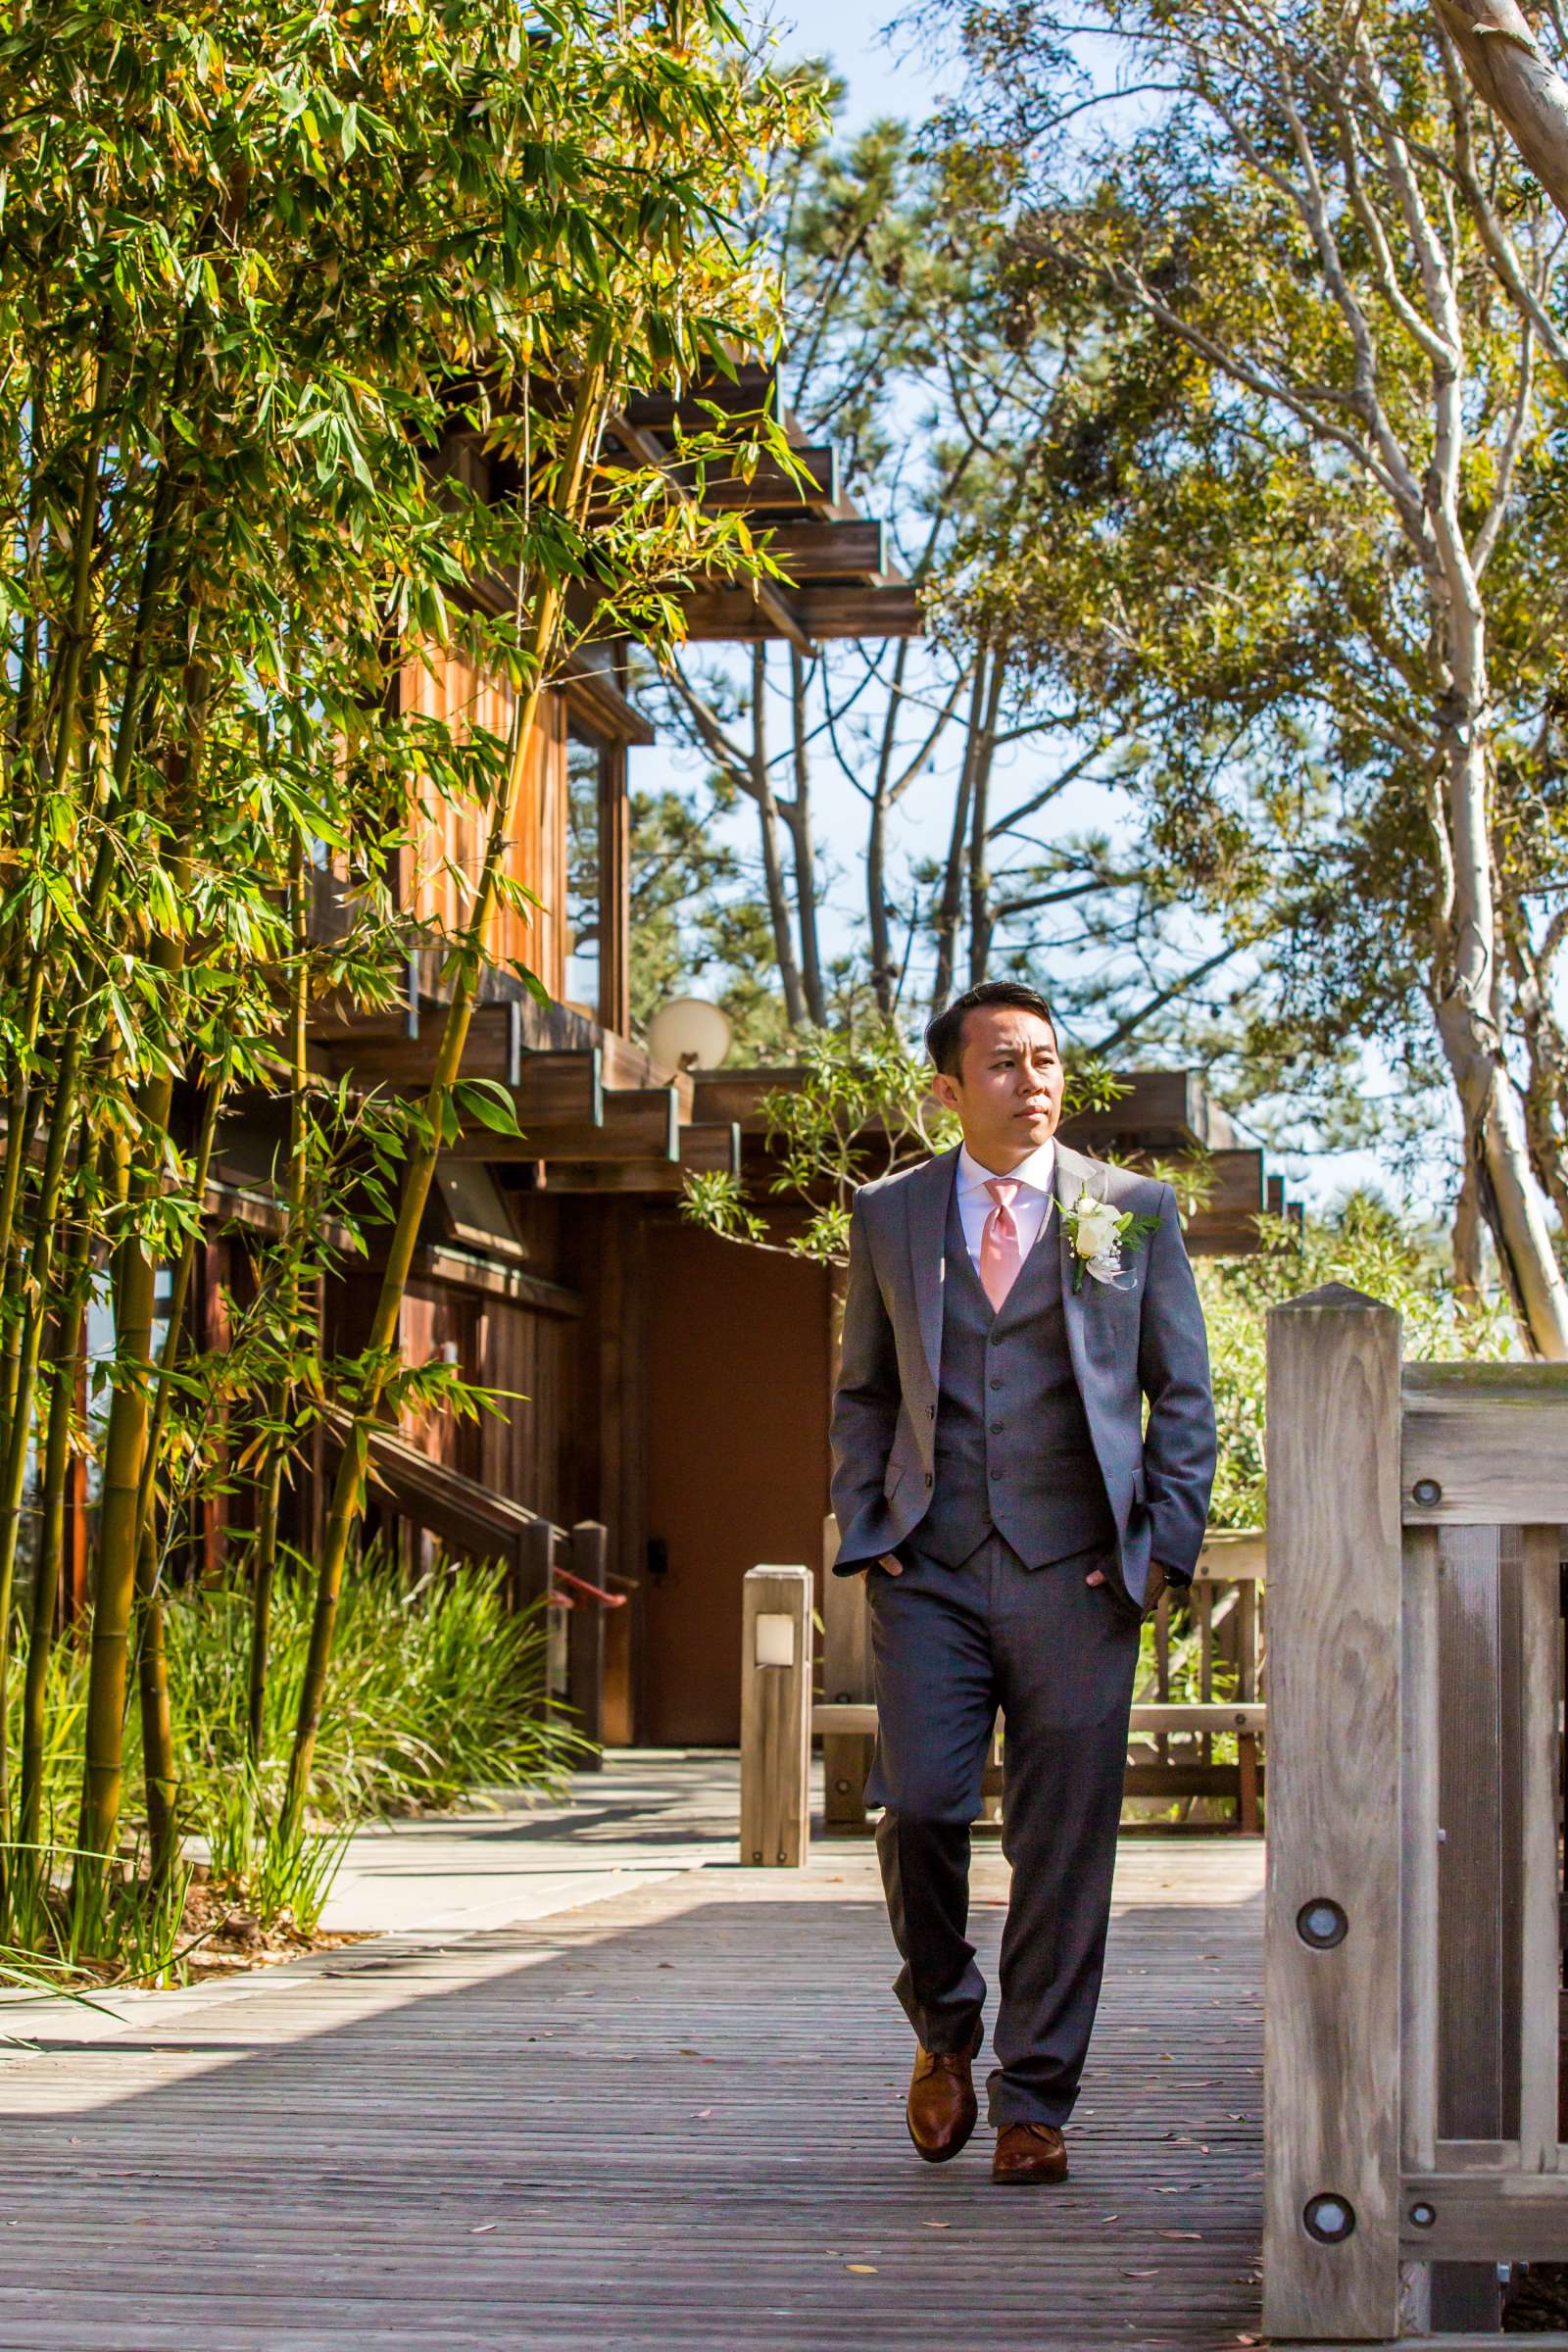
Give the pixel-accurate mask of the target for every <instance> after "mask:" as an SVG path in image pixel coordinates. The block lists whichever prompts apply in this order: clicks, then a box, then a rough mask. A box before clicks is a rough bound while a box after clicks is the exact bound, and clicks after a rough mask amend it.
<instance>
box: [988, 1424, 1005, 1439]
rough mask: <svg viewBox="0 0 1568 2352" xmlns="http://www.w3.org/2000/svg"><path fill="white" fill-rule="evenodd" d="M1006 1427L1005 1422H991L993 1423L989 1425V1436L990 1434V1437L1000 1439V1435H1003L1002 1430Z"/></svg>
mask: <svg viewBox="0 0 1568 2352" xmlns="http://www.w3.org/2000/svg"><path fill="white" fill-rule="evenodd" d="M1006 1426H1007V1424H1006V1423H1005V1421H993V1422H992V1424H991V1434H992V1436H993V1437H994V1438H1000V1437H1001V1435H1002V1433H1003V1431H1004V1430H1005V1428H1006Z"/></svg>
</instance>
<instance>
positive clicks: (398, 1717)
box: [11, 1553, 585, 1881]
mask: <svg viewBox="0 0 1568 2352" xmlns="http://www.w3.org/2000/svg"><path fill="white" fill-rule="evenodd" d="M310 1610H311V1588H310V1583H309V1580H308V1578H307V1577H306V1576H304V1575H303V1574H302V1573H300V1572H299V1569H298V1565H297V1564H295V1565H294V1566H292V1567H291V1568H290V1569H289V1570H287V1571H286V1572H284V1573H282V1574H280V1576H279V1578H278V1582H277V1587H276V1590H275V1593H274V1595H273V1600H272V1617H271V1638H270V1676H269V1683H268V1693H267V1714H266V1723H265V1730H264V1739H263V1749H262V1755H261V1757H260V1759H259V1761H258V1764H257V1767H256V1770H255V1772H254V1774H252V1773H251V1771H250V1767H249V1760H248V1757H247V1753H246V1716H247V1692H248V1676H249V1669H250V1593H249V1591H248V1590H247V1589H246V1588H245V1587H243V1586H238V1585H233V1586H230V1585H224V1586H217V1587H211V1586H209V1587H201V1586H197V1587H192V1588H189V1589H187V1590H178V1589H176V1590H174V1591H172V1592H171V1593H170V1594H169V1596H168V1612H167V1641H168V1645H169V1653H170V1655H169V1663H170V1682H171V1686H172V1691H173V1693H174V1705H175V1723H174V1736H175V1752H176V1754H177V1756H178V1759H179V1771H180V1788H181V1795H180V1808H181V1815H182V1820H183V1825H184V1827H185V1828H186V1829H187V1830H190V1831H194V1832H195V1833H197V1834H198V1835H199V1836H202V1837H204V1838H208V1839H209V1842H210V1843H211V1844H212V1845H213V1846H214V1847H215V1848H216V1849H217V1850H219V1851H220V1853H221V1854H223V1855H228V1854H230V1852H232V1855H233V1858H234V1860H235V1863H236V1867H235V1869H233V1870H232V1871H230V1872H229V1873H228V1874H227V1875H229V1876H230V1877H231V1878H233V1879H235V1880H236V1881H237V1880H238V1878H239V1877H240V1876H241V1875H242V1873H241V1872H240V1871H239V1869H238V1867H237V1858H238V1853H239V1851H240V1850H241V1848H242V1847H243V1846H245V1845H247V1844H249V1845H251V1846H252V1848H253V1850H254V1851H255V1852H256V1853H257V1854H258V1855H260V1854H261V1851H262V1848H261V1846H260V1845H259V1844H257V1843H256V1842H255V1839H254V1838H252V1835H251V1832H250V1831H248V1830H247V1828H246V1818H260V1819H261V1820H262V1821H265V1820H267V1819H268V1818H270V1817H271V1816H274V1815H275V1813H276V1810H277V1805H278V1800H279V1798H280V1796H281V1791H282V1786H283V1775H284V1771H285V1768H286V1763H287V1756H288V1748H289V1742H290V1740H291V1738H292V1735H293V1729H294V1716H295V1710H296V1708H297V1706H298V1703H299V1690H300V1681H301V1678H302V1675H303V1672H304V1664H305V1653H306V1647H307V1644H308V1642H309V1639H310ZM50 1673H51V1675H52V1676H53V1677H54V1678H55V1681H56V1686H57V1687H56V1689H55V1691H54V1701H55V1703H54V1704H53V1705H52V1706H51V1708H50V1712H49V1722H50V1725H51V1727H52V1729H53V1730H54V1732H55V1734H56V1737H55V1739H54V1740H53V1742H52V1746H51V1753H50V1759H49V1773H48V1783H47V1794H46V1800H45V1815H46V1819H47V1820H49V1821H50V1823H51V1825H52V1827H51V1833H50V1834H51V1836H52V1838H61V1837H62V1836H63V1835H65V1834H66V1833H68V1832H70V1831H73V1829H74V1826H75V1825H74V1821H73V1818H72V1814H71V1810H70V1808H71V1807H72V1805H73V1800H74V1786H75V1755H74V1744H75V1743H74V1740H73V1738H72V1737H70V1736H69V1735H70V1727H73V1726H74V1725H75V1724H76V1722H77V1720H78V1717H79V1713H80V1709H81V1705H82V1701H83V1696H84V1692H85V1684H86V1656H85V1652H84V1651H83V1650H82V1649H81V1648H80V1647H79V1646H78V1645H77V1644H76V1643H75V1642H70V1641H67V1642H62V1643H60V1644H59V1646H58V1647H57V1649H56V1650H55V1652H54V1655H53V1656H52V1658H51V1661H50ZM21 1685H22V1665H21V1661H20V1660H19V1662H18V1664H17V1666H16V1667H15V1668H14V1670H13V1673H12V1677H11V1699H12V1707H13V1710H14V1711H16V1710H17V1709H18V1708H19V1705H20V1691H21ZM138 1733H139V1727H138V1725H137V1722H136V1719H135V1716H134V1713H133V1715H132V1720H131V1722H130V1724H129V1725H128V1726H127V1732H126V1738H127V1748H126V1791H127V1797H128V1798H129V1800H130V1802H131V1803H132V1805H134V1804H135V1803H136V1801H137V1798H138V1796H139V1791H140V1786H141V1779H140V1776H141V1755H140V1745H139V1736H138ZM18 1737H20V1719H19V1720H18V1722H17V1723H15V1724H14V1725H13V1739H14V1740H16V1739H17V1738H18ZM584 1746H585V1743H584V1742H583V1740H581V1739H580V1737H579V1736H578V1734H576V1733H575V1732H574V1731H573V1730H572V1729H571V1727H570V1724H569V1722H568V1720H567V1718H566V1716H565V1715H564V1712H563V1711H562V1710H561V1709H560V1708H558V1707H557V1706H556V1705H555V1704H554V1702H553V1701H552V1700H551V1699H550V1698H549V1696H548V1693H547V1691H546V1668H545V1625H544V1619H543V1615H542V1612H539V1611H532V1612H527V1613H524V1614H522V1615H514V1614H513V1613H512V1611H511V1610H510V1609H509V1607H508V1605H507V1599H506V1593H505V1577H504V1572H503V1571H502V1570H501V1569H500V1568H489V1567H470V1566H468V1565H466V1564H465V1565H463V1566H461V1567H456V1566H447V1565H443V1566H440V1567H438V1568H436V1569H433V1570H432V1571H431V1572H430V1573H429V1574H428V1575H427V1576H424V1577H422V1578H420V1579H419V1580H418V1581H417V1583H415V1584H410V1583H408V1582H407V1581H406V1580H405V1579H403V1578H402V1577H401V1576H399V1575H397V1574H396V1573H395V1572H393V1571H392V1570H391V1569H389V1568H388V1567H387V1566H386V1564H385V1563H384V1562H383V1561H381V1560H380V1559H378V1558H377V1556H376V1555H375V1554H374V1553H369V1554H368V1555H367V1556H366V1557H365V1558H364V1560H363V1561H362V1562H361V1563H360V1565H359V1567H358V1569H357V1570H356V1572H355V1574H354V1575H353V1576H352V1577H351V1578H350V1579H349V1580H348V1582H347V1583H346V1585H345V1587H344V1592H343V1599H342V1604H341V1609H340V1614H339V1618H338V1636H337V1643H336V1647H335V1650H334V1654H333V1659H332V1677H331V1691H330V1704H329V1706H328V1708H327V1710H326V1713H325V1715H324V1717H323V1719H322V1724H321V1730H320V1734H319V1740H318V1744H317V1764H316V1773H315V1779H314V1804H315V1809H316V1811H317V1813H318V1814H319V1817H320V1819H321V1821H322V1822H323V1823H324V1824H326V1825H327V1826H329V1827H331V1828H344V1827H351V1826H352V1825H353V1824H354V1823H356V1822H359V1821H363V1820H366V1819H367V1818H368V1817H372V1816H374V1815H377V1814H383V1815H384V1814H394V1813H409V1812H414V1811H418V1810H421V1809H424V1808H429V1807H438V1806H444V1805H451V1804H455V1803H458V1802H460V1801H461V1800H462V1799H464V1798H466V1797H471V1796H473V1795H475V1794H477V1793H478V1792H479V1791H481V1790H483V1789H503V1788H505V1789H539V1790H541V1791H545V1790H551V1789H559V1788H560V1787H561V1786H562V1784H563V1782H564V1776H565V1774H566V1773H567V1772H568V1771H569V1770H570V1769H571V1766H572V1764H573V1762H574V1760H575V1759H576V1758H577V1757H578V1756H579V1755H580V1754H582V1753H583V1752H584ZM276 1866H277V1858H276V1857H275V1856H274V1857H272V1858H271V1860H270V1862H269V1863H268V1867H269V1868H275V1867H276Z"/></svg>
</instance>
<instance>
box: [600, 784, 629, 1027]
mask: <svg viewBox="0 0 1568 2352" xmlns="http://www.w3.org/2000/svg"><path fill="white" fill-rule="evenodd" d="M599 1022H600V1026H601V1028H604V1029H609V1030H612V1031H613V1033H614V1035H615V1036H616V1037H629V1036H630V1035H631V803H630V796H629V794H628V792H627V787H626V746H625V745H624V744H623V743H606V744H602V745H601V746H600V751H599Z"/></svg>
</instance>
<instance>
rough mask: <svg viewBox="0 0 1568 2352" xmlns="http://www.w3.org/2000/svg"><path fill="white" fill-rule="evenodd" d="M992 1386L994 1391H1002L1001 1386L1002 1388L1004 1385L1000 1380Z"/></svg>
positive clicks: (995, 1381)
mask: <svg viewBox="0 0 1568 2352" xmlns="http://www.w3.org/2000/svg"><path fill="white" fill-rule="evenodd" d="M991 1386H992V1387H993V1388H994V1389H1000V1388H1001V1386H1002V1383H1001V1381H1000V1380H994V1381H993V1382H992V1383H991Z"/></svg>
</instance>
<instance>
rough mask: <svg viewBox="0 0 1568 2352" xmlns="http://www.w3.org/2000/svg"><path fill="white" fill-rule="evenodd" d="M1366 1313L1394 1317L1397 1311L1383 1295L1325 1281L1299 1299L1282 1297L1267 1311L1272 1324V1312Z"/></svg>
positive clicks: (1296, 1313)
mask: <svg viewBox="0 0 1568 2352" xmlns="http://www.w3.org/2000/svg"><path fill="white" fill-rule="evenodd" d="M1358 1311H1360V1312H1367V1313H1371V1314H1375V1315H1393V1316H1394V1318H1395V1320H1396V1321H1397V1320H1398V1313H1399V1310H1398V1308H1397V1307H1395V1306H1390V1304H1389V1302H1388V1300H1387V1299H1373V1298H1371V1297H1369V1295H1368V1294H1367V1293H1366V1292H1365V1291H1357V1290H1354V1289H1352V1287H1351V1285H1350V1284H1349V1283H1348V1282H1325V1283H1323V1284H1321V1285H1320V1286H1319V1288H1318V1289H1317V1290H1315V1291H1303V1292H1302V1294H1301V1296H1300V1298H1299V1299H1281V1300H1280V1301H1279V1303H1278V1305H1276V1306H1271V1307H1270V1308H1269V1310H1268V1319H1269V1321H1270V1322H1271V1323H1272V1322H1273V1320H1274V1318H1275V1316H1276V1315H1302V1314H1314V1315H1315V1314H1336V1315H1345V1314H1353V1313H1356V1312H1358Z"/></svg>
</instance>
